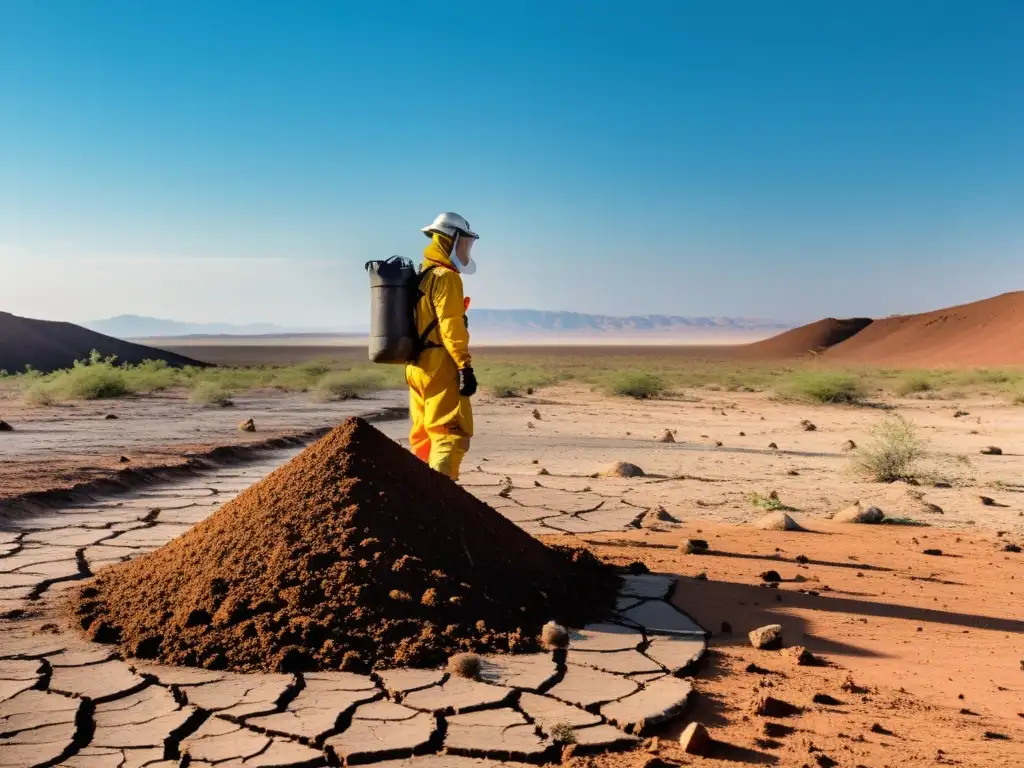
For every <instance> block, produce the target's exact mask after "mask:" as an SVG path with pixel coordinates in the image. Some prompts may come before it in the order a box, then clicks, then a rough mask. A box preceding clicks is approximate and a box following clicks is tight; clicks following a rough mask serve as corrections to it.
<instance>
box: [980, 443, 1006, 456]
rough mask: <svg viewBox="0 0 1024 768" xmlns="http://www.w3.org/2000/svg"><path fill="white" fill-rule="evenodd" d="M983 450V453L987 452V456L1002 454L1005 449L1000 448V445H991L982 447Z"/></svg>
mask: <svg viewBox="0 0 1024 768" xmlns="http://www.w3.org/2000/svg"><path fill="white" fill-rule="evenodd" d="M981 452H982V453H983V454H985V455H986V456H1002V455H1003V449H1002V448H1000V447H999V446H998V445H990V446H988V447H987V448H982V449H981Z"/></svg>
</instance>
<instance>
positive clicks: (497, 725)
mask: <svg viewBox="0 0 1024 768" xmlns="http://www.w3.org/2000/svg"><path fill="white" fill-rule="evenodd" d="M296 453H297V449H292V450H277V451H267V452H264V453H262V454H261V455H260V456H259V457H258V458H257V459H256V460H254V461H252V462H248V463H244V464H242V463H235V464H230V465H227V464H226V465H220V466H217V467H211V468H209V469H206V470H201V471H198V472H196V473H195V474H194V475H193V476H192V477H190V478H189V479H187V480H185V481H176V482H175V483H173V484H172V483H166V484H160V485H152V486H148V487H144V488H142V489H137V490H134V491H132V492H130V493H125V494H121V495H118V496H110V497H105V498H89V497H85V496H80V497H78V498H77V499H76V500H75V501H73V502H69V503H66V504H62V505H60V506H50V507H44V506H42V505H37V506H36V507H34V509H33V510H32V511H30V512H28V513H26V514H23V515H19V516H16V517H15V516H10V517H8V518H7V519H4V520H2V522H0V611H2V612H3V615H4V616H5V618H4V619H3V620H2V622H0V766H12V767H13V766H48V765H67V766H76V767H77V768H107V766H110V767H111V768H114V767H116V768H133V767H135V766H175V765H183V766H184V765H188V766H204V767H205V766H253V767H263V768H266V767H269V766H317V765H328V764H331V765H339V764H340V765H356V764H368V763H380V762H383V763H385V764H386V765H388V766H392V767H393V768H403V767H404V766H409V767H410V768H431V767H433V768H473V767H477V768H486V767H487V766H503V765H504V766H508V765H517V764H523V763H543V762H545V761H547V760H557V759H558V756H559V754H560V751H561V749H560V747H559V745H558V744H556V743H555V742H554V740H553V739H552V732H553V731H560V730H561V729H564V728H566V727H567V728H571V729H572V733H573V737H574V739H575V741H576V743H577V745H578V746H577V749H579V750H581V751H588V750H593V751H597V752H600V751H605V750H609V749H616V748H628V747H630V746H633V745H635V744H637V743H638V738H637V735H638V734H640V733H642V732H644V731H645V730H646V729H648V728H650V727H652V726H654V725H657V724H659V723H662V722H665V721H666V720H668V719H671V718H672V717H674V716H675V715H676V714H678V713H679V712H681V711H682V709H683V707H684V706H685V705H686V703H687V701H688V699H689V697H690V694H691V691H692V685H693V683H692V681H691V680H689V679H686V678H683V677H680V675H681V674H682V673H683V671H684V670H686V669H688V668H689V667H690V666H691V665H692V664H693V663H695V662H696V661H697V660H698V659H699V658H700V657H701V656H702V655H703V653H704V651H705V649H706V641H705V633H704V631H703V630H702V629H701V628H700V627H699V626H698V625H697V624H696V623H694V622H693V620H691V619H690V618H689V617H687V616H686V615H684V614H683V613H681V612H680V611H679V610H678V609H676V608H675V607H673V606H672V604H671V603H670V601H669V598H670V597H671V592H672V589H673V587H674V584H675V580H676V577H673V576H664V575H657V574H640V575H633V576H627V577H625V578H624V580H623V585H622V587H621V591H620V595H619V599H618V603H617V606H616V610H615V613H614V615H612V616H610V617H609V619H608V621H607V623H604V624H598V625H592V626H588V627H585V628H583V629H582V630H579V631H576V632H574V633H573V634H572V639H571V642H570V646H569V649H568V650H567V651H566V650H561V651H556V652H553V653H543V654H533V655H523V656H487V657H484V664H483V670H482V673H481V675H480V679H479V680H466V679H463V678H459V677H452V676H450V675H448V674H447V673H445V672H443V671H441V670H392V671H384V672H381V673H379V674H374V675H370V676H364V675H357V674H352V673H343V672H325V673H308V674H301V675H283V674H255V675H242V674H237V673H229V672H213V671H208V670H201V669H194V668H184V667H164V666H155V665H148V664H143V663H141V662H138V661H137V660H129V661H125V660H122V659H120V658H119V657H118V656H117V655H116V654H115V653H113V652H112V651H111V650H110V649H109V648H107V647H105V646H99V645H95V644H90V643H88V642H87V641H85V640H84V639H82V638H81V637H80V636H79V635H78V634H77V633H74V632H72V631H71V630H70V629H69V628H68V627H66V626H64V625H63V624H62V623H61V619H60V617H59V606H60V603H61V599H62V594H61V593H62V591H63V590H65V589H66V588H68V587H69V586H73V585H76V584H77V583H79V582H80V581H81V580H82V579H86V578H88V577H89V576H90V575H91V574H92V573H94V572H95V570H96V569H97V568H100V567H102V566H104V565H107V564H110V563H114V562H118V561H120V560H124V559H127V558H131V557H133V556H136V555H138V554H140V553H143V552H146V551H148V550H151V549H154V548H156V547H159V546H161V545H163V544H164V543H166V542H167V541H170V540H171V539H173V538H174V537H176V536H178V535H180V534H181V533H183V532H184V531H186V530H187V529H188V528H189V527H190V526H191V525H193V524H195V523H197V522H199V521H200V520H202V519H204V518H205V517H207V516H208V515H209V514H211V513H212V512H213V511H214V510H215V509H216V508H217V507H218V506H219V505H220V504H223V503H224V502H226V501H228V500H230V499H231V498H233V496H234V495H235V494H237V493H238V492H240V491H241V490H243V489H244V488H246V487H248V486H249V485H251V484H252V483H254V482H256V481H257V480H259V479H261V478H262V477H264V476H265V475H266V474H267V473H269V472H270V471H271V470H273V469H274V468H276V467H277V466H279V465H280V464H282V463H284V462H285V461H288V460H289V459H291V458H292V457H293V456H294V455H295V454H296ZM558 484H559V483H558V481H555V479H554V478H552V485H558ZM466 485H467V487H468V488H469V490H471V491H473V492H474V493H476V494H477V495H479V496H480V497H481V498H482V499H483V500H485V501H487V502H488V503H491V504H493V505H494V506H495V507H496V508H497V509H498V511H499V512H500V513H501V514H503V515H505V516H506V517H508V518H509V519H510V520H512V521H514V522H516V523H518V524H519V525H521V526H522V527H523V528H525V529H526V530H528V531H531V532H534V533H545V532H546V533H554V532H557V531H564V532H571V533H577V534H578V533H597V532H601V531H609V532H614V531H620V530H623V529H625V528H634V527H635V525H636V524H637V521H638V520H639V518H640V517H641V516H642V515H643V514H644V512H645V511H646V510H645V509H643V508H641V507H637V506H634V505H631V504H628V503H625V502H623V501H622V500H621V498H620V497H617V496H608V497H604V496H601V495H599V494H598V493H596V492H594V491H593V490H591V489H590V488H587V487H586V486H585V485H583V484H581V483H580V482H579V481H577V480H573V479H562V480H561V487H538V486H537V485H536V484H533V485H532V487H523V488H509V487H507V485H502V484H501V481H500V480H497V481H496V479H495V478H493V477H487V476H485V475H483V474H481V473H478V474H477V475H476V476H475V477H474V478H472V479H471V480H470V481H469V482H467V483H466ZM556 726H558V728H556Z"/></svg>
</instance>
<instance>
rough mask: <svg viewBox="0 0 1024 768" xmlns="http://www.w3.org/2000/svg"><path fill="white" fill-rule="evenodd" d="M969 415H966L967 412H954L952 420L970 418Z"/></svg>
mask: <svg viewBox="0 0 1024 768" xmlns="http://www.w3.org/2000/svg"><path fill="white" fill-rule="evenodd" d="M970 415H971V414H969V413H968V412H967V411H956V412H955V413H954V414H953V418H954V419H959V418H960V417H961V416H970Z"/></svg>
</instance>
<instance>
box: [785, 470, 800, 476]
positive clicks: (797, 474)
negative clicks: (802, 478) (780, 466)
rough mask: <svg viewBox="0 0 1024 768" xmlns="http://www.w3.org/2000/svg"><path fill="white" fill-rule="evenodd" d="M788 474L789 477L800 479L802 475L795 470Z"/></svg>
mask: <svg viewBox="0 0 1024 768" xmlns="http://www.w3.org/2000/svg"><path fill="white" fill-rule="evenodd" d="M786 474H787V475H789V476H790V477H798V476H799V475H800V473H799V472H797V471H796V470H795V469H791V470H789V471H788V472H786Z"/></svg>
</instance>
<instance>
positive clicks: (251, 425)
mask: <svg viewBox="0 0 1024 768" xmlns="http://www.w3.org/2000/svg"><path fill="white" fill-rule="evenodd" d="M238 428H239V429H240V430H241V431H242V432H255V431H256V422H255V421H253V420H252V419H246V420H245V421H243V422H242V423H241V424H239V425H238Z"/></svg>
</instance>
